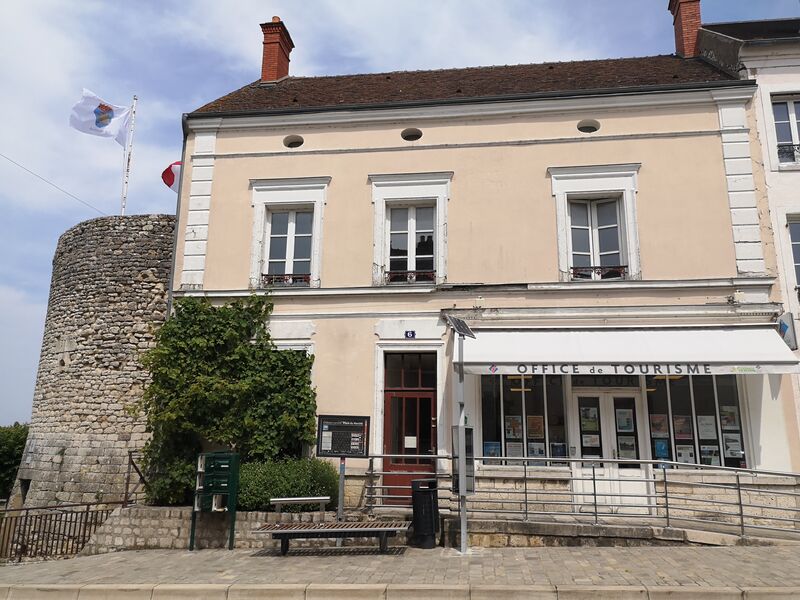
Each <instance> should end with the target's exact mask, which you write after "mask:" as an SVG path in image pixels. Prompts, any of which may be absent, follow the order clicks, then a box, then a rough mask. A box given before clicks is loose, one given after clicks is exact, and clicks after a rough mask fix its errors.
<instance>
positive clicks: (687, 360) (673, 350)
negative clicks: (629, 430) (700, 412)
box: [464, 327, 800, 375]
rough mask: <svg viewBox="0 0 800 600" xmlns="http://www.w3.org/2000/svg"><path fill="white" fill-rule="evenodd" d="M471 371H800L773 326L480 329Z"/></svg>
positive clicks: (469, 351) (468, 355)
mask: <svg viewBox="0 0 800 600" xmlns="http://www.w3.org/2000/svg"><path fill="white" fill-rule="evenodd" d="M475 333H476V338H475V339H469V338H468V339H466V340H465V342H464V365H465V371H466V372H467V373H476V374H492V373H506V374H508V373H514V374H518V373H529V374H548V375H558V374H563V375H570V374H575V375H578V374H581V375H600V374H603V375H686V374H696V375H705V374H724V373H739V374H763V373H797V372H800V368H798V359H797V358H796V357H795V355H794V353H793V352H792V351H791V350H790V349H789V347H788V346H787V345H786V344H785V343H784V341H783V340H782V339H781V337H780V336H779V335H778V332H777V331H776V330H775V329H774V328H772V327H702V328H700V327H686V328H668V329H667V328H665V329H624V328H623V329H611V328H608V329H605V328H603V329H600V328H597V329H524V330H508V329H504V330H494V329H492V330H489V329H483V330H481V329H478V330H476V332H475Z"/></svg>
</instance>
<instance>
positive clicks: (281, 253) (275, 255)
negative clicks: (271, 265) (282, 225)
mask: <svg viewBox="0 0 800 600" xmlns="http://www.w3.org/2000/svg"><path fill="white" fill-rule="evenodd" d="M269 258H270V260H276V259H284V258H286V238H285V237H277V238H270V240H269Z"/></svg>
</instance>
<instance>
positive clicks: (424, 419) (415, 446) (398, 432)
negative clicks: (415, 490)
mask: <svg viewBox="0 0 800 600" xmlns="http://www.w3.org/2000/svg"><path fill="white" fill-rule="evenodd" d="M383 415H384V432H383V436H384V437H383V439H384V453H385V454H390V455H410V456H411V457H410V458H403V457H402V456H400V457H398V456H394V457H391V458H386V459H384V461H383V469H384V471H385V475H384V476H383V482H384V483H383V485H384V486H387V487H385V488H384V489H383V493H384V494H386V495H387V496H390V497H389V498H384V503H385V504H395V505H397V504H402V505H406V504H410V499H411V481H412V480H413V479H426V478H429V477H434V476H435V475H434V473H435V472H436V460H435V458H434V457H435V456H436V392H433V391H413V392H412V391H407V392H401V391H396V392H394V391H393V392H386V393H385V397H384V412H383ZM414 455H417V456H414ZM419 455H425V456H428V455H430V458H423V457H420V456H419ZM392 496H393V497H392Z"/></svg>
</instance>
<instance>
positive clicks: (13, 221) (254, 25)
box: [0, 0, 800, 425]
mask: <svg viewBox="0 0 800 600" xmlns="http://www.w3.org/2000/svg"><path fill="white" fill-rule="evenodd" d="M666 7H667V0H602V1H598V0H568V1H565V0H527V1H524V0H498V1H496V2H485V1H484V0H439V1H437V2H431V1H430V0H403V1H400V0H395V1H392V2H390V1H389V0H347V2H344V1H342V0H303V1H302V2H297V1H294V2H292V1H276V2H270V1H266V0H238V1H237V2H219V1H218V0H183V1H177V0H139V1H137V2H135V3H134V2H129V3H124V4H121V3H117V2H110V1H102V0H81V1H80V2H75V1H67V0H4V1H3V2H0V24H2V25H0V81H2V84H3V91H2V95H0V106H2V110H0V153H1V154H4V155H6V156H8V157H9V158H11V159H13V160H15V161H17V162H19V163H21V164H23V165H25V166H26V167H28V168H29V169H31V170H33V171H36V172H37V173H39V174H40V175H42V176H43V177H45V178H47V179H50V180H51V181H53V182H55V183H56V184H57V185H59V186H60V187H62V188H64V189H66V190H68V191H70V192H71V193H72V194H75V195H76V196H78V197H80V198H81V199H83V200H85V201H86V202H88V203H90V204H92V205H93V206H95V207H97V208H98V209H99V210H100V211H102V212H104V213H107V214H116V213H117V212H118V210H119V197H120V189H121V173H122V151H121V149H120V147H119V146H118V145H117V144H116V143H115V142H114V141H113V140H110V139H105V138H97V137H93V136H88V135H84V134H81V133H78V132H77V131H75V130H72V129H70V128H69V127H68V125H67V121H68V116H69V112H70V107H71V106H72V104H73V103H75V102H76V101H77V100H78V98H79V97H80V92H81V88H83V87H87V88H89V89H91V90H93V91H94V92H96V93H97V94H98V95H99V96H101V97H102V98H104V99H106V100H107V101H109V102H112V103H115V104H126V103H129V102H130V98H131V97H132V95H133V94H134V93H135V94H138V96H139V109H138V112H137V118H136V133H135V145H134V154H133V170H132V175H131V185H130V191H129V197H128V212H129V213H150V212H169V213H173V212H174V210H175V200H176V199H175V194H174V193H173V192H171V191H170V190H169V189H167V188H166V187H165V186H164V185H163V184H162V183H161V180H160V173H161V171H162V170H163V169H164V168H165V167H166V166H167V165H168V164H169V163H171V162H172V161H174V160H178V159H179V158H180V149H181V135H182V134H181V114H182V113H184V112H189V111H191V110H193V109H194V108H197V107H198V106H201V105H202V104H204V103H205V102H208V101H210V100H213V99H214V98H217V97H219V96H221V95H223V94H225V93H227V92H229V91H231V90H234V89H236V88H238V87H240V86H242V85H244V84H246V83H249V82H251V81H253V80H255V79H257V78H258V77H259V75H260V60H261V31H260V28H259V27H258V24H259V23H261V22H263V21H268V20H270V18H271V17H272V15H280V16H281V17H282V18H283V20H284V21H285V22H286V24H287V26H288V27H289V30H290V32H291V34H292V37H293V39H294V41H295V44H296V48H295V50H294V51H293V53H292V63H291V73H292V74H293V75H319V74H333V73H358V72H370V71H383V70H399V69H429V68H441V67H456V66H470V65H486V64H513V63H525V62H541V61H549V60H577V59H589V58H607V57H619V56H646V55H652V54H670V53H672V52H673V51H674V41H673V33H672V18H671V15H670V14H669V13H668V12H667V8H666ZM702 9H703V20H704V21H705V22H717V21H733V20H747V19H767V18H777V17H794V16H799V15H800V0H703V3H702ZM0 183H1V185H0V210H1V211H2V212H1V213H0V215H1V216H0V256H2V259H0V381H2V383H3V384H2V387H0V425H1V424H7V423H11V422H14V421H15V420H19V421H26V420H28V419H29V418H30V411H31V401H32V397H33V387H34V381H35V378H36V368H37V363H38V357H39V349H40V344H41V336H42V330H43V326H44V315H45V310H46V307H47V295H48V289H49V281H50V265H51V260H52V255H53V251H54V249H55V246H56V242H57V240H58V236H59V235H60V234H61V233H62V232H63V231H65V230H66V229H68V228H69V227H71V226H72V225H74V224H76V223H79V222H80V221H83V220H85V219H88V218H92V217H94V216H98V214H99V213H97V212H95V211H93V210H91V209H89V208H87V207H86V206H84V205H82V204H80V203H78V202H77V201H75V200H73V199H72V198H69V197H68V196H65V195H64V194H62V193H60V192H58V191H56V190H54V189H52V188H50V187H49V186H47V185H46V184H44V183H42V182H41V181H40V180H38V179H36V178H35V177H33V176H31V175H29V174H28V173H25V172H24V171H22V170H20V169H19V168H18V167H16V166H14V165H12V164H11V163H9V162H8V161H6V160H5V159H3V158H2V157H0Z"/></svg>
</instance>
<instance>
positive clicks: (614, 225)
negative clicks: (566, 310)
mask: <svg viewBox="0 0 800 600" xmlns="http://www.w3.org/2000/svg"><path fill="white" fill-rule="evenodd" d="M619 213H620V202H619V200H617V199H616V198H611V199H608V198H604V199H602V200H570V201H569V221H570V234H571V235H570V275H571V277H572V279H621V278H624V277H625V275H626V270H627V265H626V264H625V260H624V258H623V257H624V253H623V247H622V237H621V235H620V229H621V226H620V224H621V221H622V219H621V218H620V214H619Z"/></svg>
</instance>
